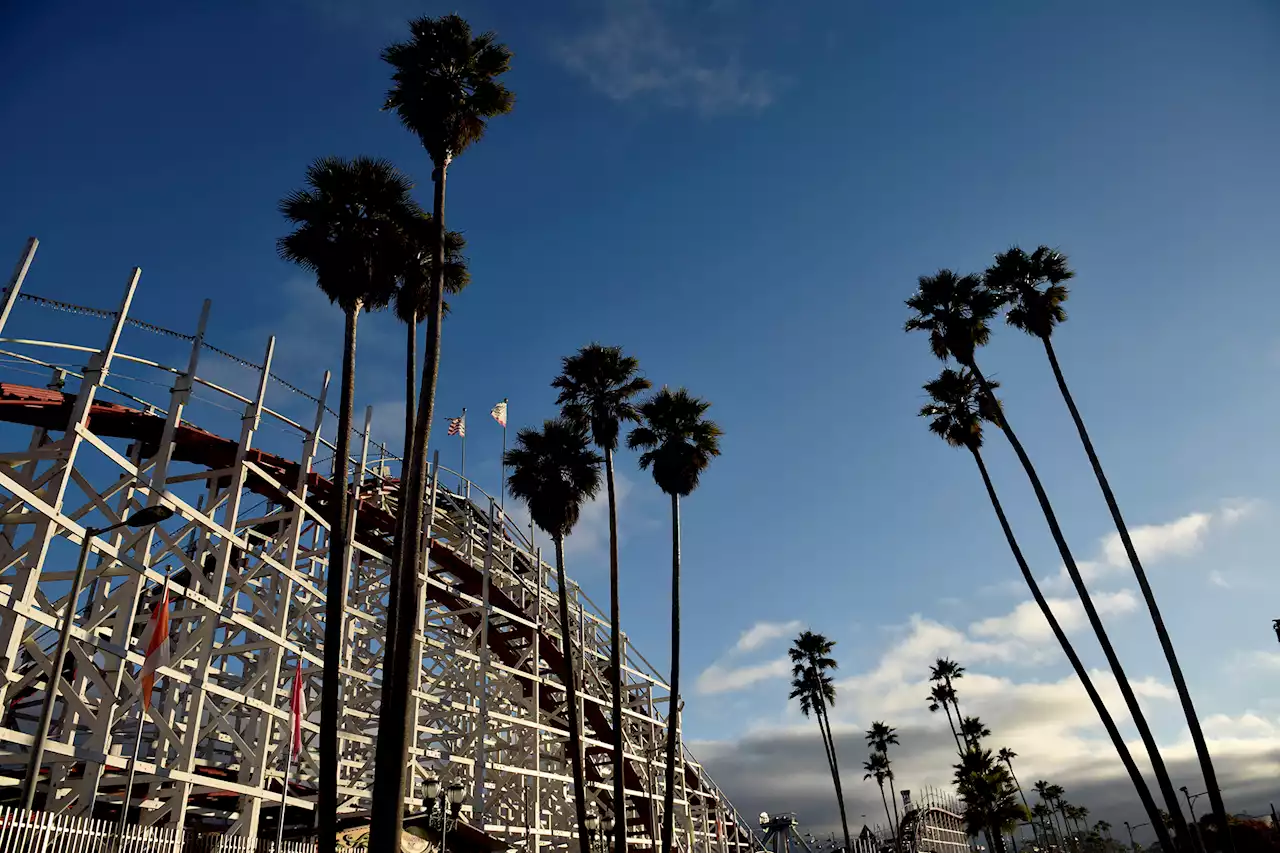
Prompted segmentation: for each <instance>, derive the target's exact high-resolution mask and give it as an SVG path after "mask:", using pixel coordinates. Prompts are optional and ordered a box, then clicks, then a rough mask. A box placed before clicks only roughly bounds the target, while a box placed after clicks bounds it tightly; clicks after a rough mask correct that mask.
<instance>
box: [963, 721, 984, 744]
mask: <svg viewBox="0 0 1280 853" xmlns="http://www.w3.org/2000/svg"><path fill="white" fill-rule="evenodd" d="M960 734H961V735H963V736H964V739H965V740H967V741H971V742H973V744H974V745H975V746H976V745H977V742H978V741H979V740H981V739H982V738H984V737H991V729H989V728H987V727H986V725H985V724H984V723H983V722H982V720H980V719H978V718H977V717H965V718H964V720H963V721H961V723H960Z"/></svg>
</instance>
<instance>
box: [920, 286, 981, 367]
mask: <svg viewBox="0 0 1280 853" xmlns="http://www.w3.org/2000/svg"><path fill="white" fill-rule="evenodd" d="M907 307H908V308H910V309H911V310H912V311H914V312H916V313H915V315H914V316H912V317H911V318H910V319H908V320H907V323H906V330H907V331H908V332H914V331H922V332H928V333H929V349H930V350H932V351H933V354H934V355H935V356H937V357H938V358H940V359H943V360H946V359H947V358H954V359H955V360H956V361H958V362H960V364H962V365H964V366H965V367H972V366H973V354H974V350H975V349H976V348H977V347H980V346H985V345H986V343H987V341H988V340H990V338H991V318H992V317H994V316H995V315H996V313H997V312H998V311H999V310H1000V300H999V298H998V297H996V295H995V294H993V293H992V292H991V291H989V290H988V289H987V288H986V286H985V285H984V284H983V283H982V278H981V276H977V275H963V276H962V275H957V274H956V273H954V272H952V271H951V270H939V271H938V273H937V274H936V275H922V276H920V278H919V286H918V287H917V289H916V292H915V293H914V294H912V296H911V298H910V299H908V300H907Z"/></svg>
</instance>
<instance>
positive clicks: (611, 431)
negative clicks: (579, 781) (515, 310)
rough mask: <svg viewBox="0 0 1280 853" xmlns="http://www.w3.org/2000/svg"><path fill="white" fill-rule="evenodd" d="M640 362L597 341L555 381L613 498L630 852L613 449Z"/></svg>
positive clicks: (618, 713)
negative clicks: (599, 458) (600, 458)
mask: <svg viewBox="0 0 1280 853" xmlns="http://www.w3.org/2000/svg"><path fill="white" fill-rule="evenodd" d="M639 374H640V362H639V361H637V360H636V359H635V358H634V357H632V356H629V355H625V354H624V353H623V352H622V347H606V346H601V345H600V344H597V343H592V344H588V345H587V346H585V347H582V348H581V349H580V350H578V352H577V353H576V354H574V355H571V356H568V357H566V358H565V359H564V360H563V364H562V369H561V372H560V375H559V376H557V377H556V378H555V379H554V380H552V382H551V387H552V388H556V389H558V390H559V392H560V394H559V396H558V397H557V398H556V403H557V404H559V405H560V406H561V407H562V411H563V413H564V416H565V417H566V418H568V419H569V420H571V421H573V422H574V423H577V424H579V425H581V426H582V427H584V428H586V429H588V430H590V433H591V440H592V442H594V443H595V445H596V447H598V448H600V449H601V450H603V451H604V478H605V486H606V491H607V492H608V496H609V646H610V654H609V668H610V670H611V673H610V675H611V682H612V684H611V688H612V691H613V804H614V805H613V813H614V814H615V815H618V816H619V818H618V820H616V821H615V822H614V833H615V835H614V847H615V849H616V850H617V851H619V853H626V849H627V822H626V820H625V819H623V816H625V815H626V799H625V794H624V790H625V787H624V785H623V779H624V773H623V752H622V750H623V730H622V634H621V632H622V629H621V618H622V617H621V615H620V612H621V599H620V598H619V595H618V500H617V492H616V491H615V489H614V480H613V452H614V451H615V450H617V449H618V436H619V433H620V432H621V428H622V425H623V424H626V423H636V422H638V421H639V420H640V414H639V412H637V411H636V405H635V398H636V397H637V396H639V395H640V394H641V393H642V392H644V391H648V390H649V380H648V379H645V378H644V377H643V376H640V375H639Z"/></svg>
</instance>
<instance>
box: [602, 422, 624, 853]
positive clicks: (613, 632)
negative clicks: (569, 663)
mask: <svg viewBox="0 0 1280 853" xmlns="http://www.w3.org/2000/svg"><path fill="white" fill-rule="evenodd" d="M604 474H605V483H606V488H607V490H608V493H609V666H610V668H611V669H612V670H613V677H612V679H611V680H612V684H611V685H610V686H611V687H612V689H613V817H614V823H613V832H614V836H613V849H614V850H615V851H617V853H626V851H627V797H626V790H625V786H624V783H625V781H626V759H625V756H624V752H623V749H624V747H625V743H626V739H625V738H624V737H623V731H622V624H621V623H622V615H621V611H622V603H621V598H620V597H619V595H618V499H617V495H616V493H615V492H614V485H613V450H612V449H611V448H608V447H606V448H605V449H604Z"/></svg>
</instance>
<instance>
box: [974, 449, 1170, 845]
mask: <svg viewBox="0 0 1280 853" xmlns="http://www.w3.org/2000/svg"><path fill="white" fill-rule="evenodd" d="M970 450H971V451H972V453H973V460H974V462H976V463H977V465H978V472H979V473H980V474H981V475H982V483H983V485H984V486H986V487H987V497H988V498H990V499H991V507H992V509H994V510H995V513H996V518H997V519H998V520H999V521H1000V529H1001V530H1002V531H1003V532H1004V537H1005V541H1007V542H1008V544H1009V550H1010V551H1012V552H1013V559H1014V560H1015V561H1016V562H1017V564H1018V569H1019V570H1020V571H1021V572H1022V579H1023V580H1025V581H1026V583H1027V587H1028V588H1029V589H1030V590H1031V597H1032V598H1033V599H1035V602H1036V606H1037V607H1039V608H1040V612H1041V613H1042V614H1044V618H1045V621H1047V622H1048V623H1049V628H1050V630H1052V631H1053V636H1054V637H1055V638H1056V639H1057V640H1058V645H1060V646H1061V647H1062V651H1063V654H1065V655H1066V656H1067V660H1068V661H1069V662H1070V663H1071V668H1072V669H1073V670H1075V673H1076V678H1078V679H1079V680H1080V684H1081V686H1083V687H1084V690H1085V693H1087V694H1088V695H1089V701H1090V702H1092V703H1093V707H1094V710H1095V711H1097V713H1098V719H1099V720H1101V721H1102V727H1103V728H1104V729H1106V730H1107V736H1108V737H1110V738H1111V743H1112V745H1113V746H1115V749H1116V753H1117V754H1118V755H1119V756H1120V761H1121V763H1123V764H1124V769H1125V770H1126V771H1127V772H1128V773H1129V779H1130V781H1132V782H1133V789H1134V791H1135V792H1137V794H1138V799H1139V800H1141V801H1142V808H1143V810H1144V811H1145V812H1146V813H1147V818H1148V819H1149V820H1151V825H1152V826H1153V827H1157V826H1158V827H1163V824H1162V823H1161V821H1160V809H1159V807H1158V806H1157V805H1156V802H1155V799H1154V798H1153V797H1152V796H1151V789H1150V788H1149V787H1147V781H1146V779H1144V778H1142V771H1141V770H1139V769H1138V764H1137V762H1136V761H1134V758H1133V754H1132V753H1131V752H1130V751H1129V747H1128V745H1127V744H1126V743H1125V742H1124V736H1123V735H1121V734H1120V729H1119V728H1118V727H1117V726H1116V721H1115V718H1113V717H1112V716H1111V712H1110V711H1109V710H1108V709H1107V705H1106V703H1105V702H1104V701H1102V696H1101V695H1100V694H1099V693H1098V688H1097V687H1095V686H1094V683H1093V679H1092V678H1091V677H1090V676H1089V671H1088V670H1087V669H1085V666H1084V662H1083V661H1081V660H1080V656H1079V655H1077V654H1076V650H1075V647H1074V646H1073V645H1071V640H1070V639H1069V638H1068V637H1067V633H1066V631H1064V630H1062V625H1061V624H1060V623H1059V622H1058V617H1057V616H1056V615H1055V614H1054V612H1053V609H1052V608H1051V607H1049V602H1048V601H1047V600H1046V599H1045V597H1044V593H1043V592H1041V591H1040V584H1039V583H1038V582H1037V581H1036V578H1035V575H1034V574H1033V573H1032V571H1031V567H1030V566H1029V565H1028V564H1027V560H1026V557H1024V556H1023V554H1022V548H1021V547H1019V545H1018V540H1017V538H1015V537H1014V535H1013V528H1012V527H1011V526H1010V525H1009V519H1008V517H1007V516H1005V514H1004V507H1003V506H1002V505H1001V503H1000V498H999V496H998V495H996V487H995V484H994V483H992V482H991V475H990V473H988V471H987V466H986V463H985V462H984V461H983V459H982V454H981V453H980V452H979V451H978V450H977V449H976V448H970ZM1009 773H1010V775H1012V774H1013V767H1012V764H1011V765H1010V767H1009ZM1014 781H1015V783H1016V781H1017V777H1014ZM1018 792H1019V793H1022V786H1021V785H1019V786H1018ZM1022 802H1023V804H1024V805H1025V804H1026V802H1027V798H1026V796H1025V795H1024V796H1023V798H1022ZM1028 811H1030V809H1029V808H1028ZM1032 817H1033V820H1032V827H1033V829H1032V832H1033V833H1034V831H1035V830H1034V826H1035V821H1034V815H1033V816H1032ZM1156 834H1157V836H1159V838H1160V843H1161V844H1163V845H1164V846H1165V847H1164V849H1166V850H1173V849H1174V848H1173V846H1172V844H1171V841H1170V839H1169V836H1168V832H1167V831H1165V830H1164V829H1163V828H1161V829H1157V830H1156ZM1046 842H1047V839H1046Z"/></svg>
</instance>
